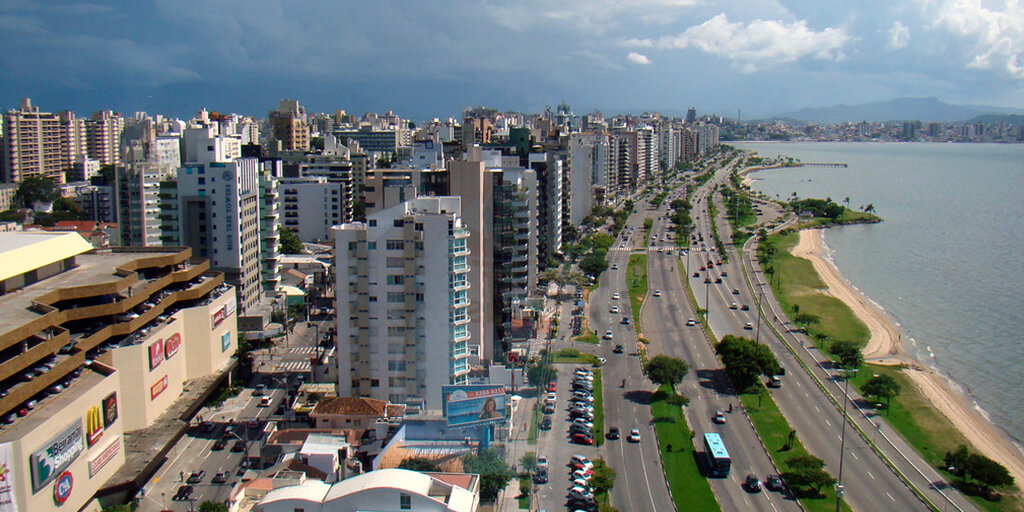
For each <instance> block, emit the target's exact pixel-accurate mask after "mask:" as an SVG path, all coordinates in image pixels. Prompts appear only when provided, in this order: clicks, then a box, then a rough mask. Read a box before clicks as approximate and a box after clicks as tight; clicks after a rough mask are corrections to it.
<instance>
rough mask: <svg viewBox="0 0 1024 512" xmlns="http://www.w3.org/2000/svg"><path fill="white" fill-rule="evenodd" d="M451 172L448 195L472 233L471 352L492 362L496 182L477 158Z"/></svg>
mask: <svg viewBox="0 0 1024 512" xmlns="http://www.w3.org/2000/svg"><path fill="white" fill-rule="evenodd" d="M477 151H479V150H477ZM448 173H449V175H448V183H449V189H448V195H452V196H458V197H459V198H460V206H461V213H460V218H461V219H462V224H463V225H464V226H465V227H466V229H468V230H469V234H470V238H469V239H468V240H467V242H466V243H467V244H468V247H469V283H470V288H469V299H470V301H469V316H470V317H471V318H472V319H473V322H472V323H471V324H470V336H471V338H470V339H471V343H472V345H471V347H470V352H472V354H473V355H474V356H477V357H482V358H484V359H487V360H490V359H491V357H492V356H493V354H494V351H493V349H494V330H493V325H494V302H493V300H492V298H493V296H494V290H493V288H494V264H493V262H494V229H493V221H494V179H493V178H492V176H491V175H490V173H489V172H488V171H487V169H486V168H485V167H484V163H483V162H482V161H480V159H479V156H476V155H474V156H473V159H472V160H455V161H452V162H449V165H448ZM474 362H475V361H474Z"/></svg>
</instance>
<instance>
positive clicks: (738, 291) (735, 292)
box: [732, 288, 740, 295]
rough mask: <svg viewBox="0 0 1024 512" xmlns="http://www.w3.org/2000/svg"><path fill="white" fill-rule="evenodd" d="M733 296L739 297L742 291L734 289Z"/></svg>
mask: <svg viewBox="0 0 1024 512" xmlns="http://www.w3.org/2000/svg"><path fill="white" fill-rule="evenodd" d="M732 294H733V295H739V294H740V289H739V288H733V289H732Z"/></svg>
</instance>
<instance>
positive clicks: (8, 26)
mask: <svg viewBox="0 0 1024 512" xmlns="http://www.w3.org/2000/svg"><path fill="white" fill-rule="evenodd" d="M119 4H123V5H119ZM0 70H2V73H3V77H2V79H0V92H2V95H0V107H3V109H4V110H6V109H7V108H11V107H14V106H16V105H17V103H18V100H19V98H21V97H23V96H29V97H31V98H32V99H33V102H34V103H35V104H37V105H39V106H40V107H41V108H42V109H44V110H49V111H58V110H63V109H68V108H70V109H73V110H75V111H77V112H79V113H82V114H87V113H88V112H90V111H92V110H97V109H106V108H110V109H114V110H120V111H122V112H129V113H130V112H133V111H136V110H145V111H148V112H150V113H166V114H172V115H179V116H188V115H191V113H192V112H193V111H195V110H197V109H199V108H201V107H206V108H208V109H211V110H219V111H222V112H238V113H243V114H255V115H265V114H266V112H267V110H269V109H271V108H273V107H275V106H276V105H277V101H278V100H279V99H281V98H284V97H289V98H295V99H298V100H299V101H300V102H301V103H302V104H303V105H305V106H306V107H307V109H308V110H309V111H311V112H316V111H333V110H335V109H345V110H348V111H350V112H352V113H355V114H362V113H363V112H365V111H369V110H373V111H384V110H387V109H393V110H394V111H395V112H396V113H398V114H399V115H402V116H404V117H409V118H412V119H427V118H431V117H445V116H448V115H453V114H458V113H459V112H460V111H461V109H463V108H465V107H467V106H470V105H488V106H491V107H495V108H499V109H503V110H506V109H507V110H521V111H540V110H542V109H543V108H544V106H545V105H552V106H554V105H556V104H557V103H558V102H559V101H561V100H565V101H567V102H569V104H570V105H572V107H573V109H574V110H575V111H576V112H577V113H585V112H589V111H591V110H593V109H594V108H600V109H601V110H602V111H604V112H606V113H614V112H620V111H624V110H660V111H685V109H686V108H687V107H689V106H691V105H692V106H695V107H697V109H698V112H700V113H720V114H724V115H728V116H735V115H736V111H737V109H743V117H744V118H747V119H749V118H752V117H756V116H765V115H771V114H777V113H781V112H786V111H790V110H794V109H797V108H801V107H808V106H822V105H833V104H838V103H847V104H854V103H862V102H869V101H881V100H887V99H891V98H895V97H925V96H935V97H938V98H939V99H941V100H943V101H946V102H949V103H960V104H976V105H995V106H1008V107H1024V3H1022V2H1021V0H896V1H893V0H855V1H850V0H787V1H772V0H558V1H549V0H522V1H500V0H482V1H472V0H436V1H435V0H409V1H387V0H374V1H361V0H360V1H341V0H311V1H302V0H291V1H284V0H157V1H145V0H135V1H126V2H109V3H107V2H104V3H97V4H88V3H70V2H61V1H52V0H51V1H45V2H44V1H38V0H0Z"/></svg>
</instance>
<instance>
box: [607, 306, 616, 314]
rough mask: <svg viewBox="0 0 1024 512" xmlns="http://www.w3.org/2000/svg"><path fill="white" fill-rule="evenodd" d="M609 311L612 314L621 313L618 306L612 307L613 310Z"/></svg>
mask: <svg viewBox="0 0 1024 512" xmlns="http://www.w3.org/2000/svg"><path fill="white" fill-rule="evenodd" d="M608 311H610V312H612V313H618V312H619V306H617V305H616V306H612V307H611V309H609V310H608Z"/></svg>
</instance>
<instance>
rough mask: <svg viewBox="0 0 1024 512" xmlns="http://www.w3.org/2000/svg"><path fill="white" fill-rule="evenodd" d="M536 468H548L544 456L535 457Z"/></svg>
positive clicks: (546, 459)
mask: <svg viewBox="0 0 1024 512" xmlns="http://www.w3.org/2000/svg"><path fill="white" fill-rule="evenodd" d="M537 468H544V469H547V468H548V458H547V456H545V455H541V456H539V457H537Z"/></svg>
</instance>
